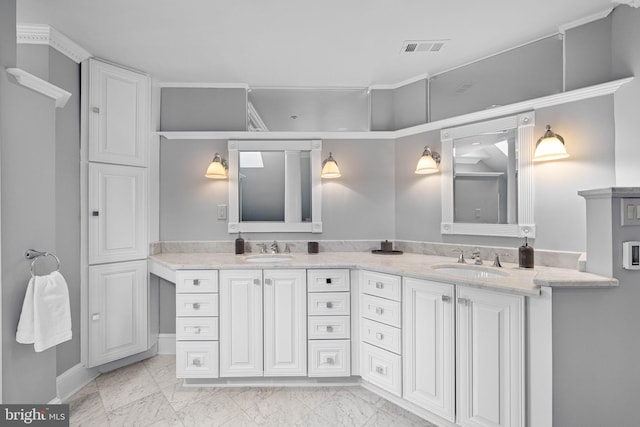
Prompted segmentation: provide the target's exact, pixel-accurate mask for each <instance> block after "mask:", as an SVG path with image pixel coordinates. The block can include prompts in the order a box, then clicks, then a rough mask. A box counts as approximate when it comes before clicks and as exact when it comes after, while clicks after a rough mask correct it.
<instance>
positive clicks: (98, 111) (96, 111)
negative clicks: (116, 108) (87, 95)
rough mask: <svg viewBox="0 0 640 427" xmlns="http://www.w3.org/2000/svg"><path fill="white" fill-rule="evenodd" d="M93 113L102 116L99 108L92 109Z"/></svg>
mask: <svg viewBox="0 0 640 427" xmlns="http://www.w3.org/2000/svg"><path fill="white" fill-rule="evenodd" d="M91 111H93V112H94V113H96V114H100V108H98V107H92V108H91Z"/></svg>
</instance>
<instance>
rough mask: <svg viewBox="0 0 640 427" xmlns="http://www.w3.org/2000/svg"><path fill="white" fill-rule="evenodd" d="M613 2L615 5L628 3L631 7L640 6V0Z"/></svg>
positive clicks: (618, 0)
mask: <svg viewBox="0 0 640 427" xmlns="http://www.w3.org/2000/svg"><path fill="white" fill-rule="evenodd" d="M611 3H613V4H615V5H619V4H626V5H628V6H631V7H635V8H638V7H640V0H613V1H612V2H611Z"/></svg>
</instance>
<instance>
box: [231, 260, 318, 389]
mask: <svg viewBox="0 0 640 427" xmlns="http://www.w3.org/2000/svg"><path fill="white" fill-rule="evenodd" d="M306 294H307V286H306V271H305V270H264V271H262V270H221V271H220V376H221V377H255V376H304V375H306V374H307V363H306V362H307V361H306V354H307V353H306V349H307V335H306V333H307V331H306V319H307V313H306V309H307V300H306Z"/></svg>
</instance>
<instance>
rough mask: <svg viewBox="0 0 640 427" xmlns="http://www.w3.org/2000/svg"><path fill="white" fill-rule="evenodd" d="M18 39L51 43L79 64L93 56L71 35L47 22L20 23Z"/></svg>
mask: <svg viewBox="0 0 640 427" xmlns="http://www.w3.org/2000/svg"><path fill="white" fill-rule="evenodd" d="M16 41H17V43H18V44H39V45H49V46H51V47H52V48H54V49H55V50H57V51H58V52H60V53H62V54H63V55H65V56H67V57H68V58H69V59H71V60H72V61H74V62H76V63H78V64H79V63H80V62H82V61H84V60H85V59H87V58H91V57H92V56H93V55H91V53H89V52H88V51H87V50H85V49H84V48H83V47H82V46H80V45H79V44H77V43H76V42H74V41H73V40H71V39H70V38H69V37H67V36H65V35H64V34H62V33H61V32H60V31H58V30H56V29H55V28H53V27H51V26H50V25H45V24H18V25H17V26H16Z"/></svg>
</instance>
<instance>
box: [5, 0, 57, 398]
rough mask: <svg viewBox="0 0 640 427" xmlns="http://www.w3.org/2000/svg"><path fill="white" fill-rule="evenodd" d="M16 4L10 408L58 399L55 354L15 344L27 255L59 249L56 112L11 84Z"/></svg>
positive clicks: (11, 6)
mask: <svg viewBox="0 0 640 427" xmlns="http://www.w3.org/2000/svg"><path fill="white" fill-rule="evenodd" d="M15 7H16V5H15V1H3V2H0V65H1V66H0V70H1V71H0V122H1V124H2V126H1V127H0V129H1V130H0V132H1V133H0V141H1V143H2V147H1V148H2V154H1V156H2V158H1V165H0V166H1V167H0V169H1V190H0V194H1V197H2V199H1V221H2V224H1V227H2V353H3V354H2V382H3V401H4V403H29V402H33V403H46V402H48V401H50V400H51V399H53V398H54V397H55V396H56V383H55V379H56V350H55V349H49V350H46V351H44V352H41V353H35V352H34V350H33V346H32V345H24V344H18V343H16V341H15V333H16V327H17V324H18V319H19V316H20V311H21V308H22V302H23V300H24V295H25V291H26V288H27V282H28V280H29V278H30V274H29V264H28V262H27V261H26V260H25V259H24V256H23V253H24V251H25V249H28V248H31V247H33V248H36V249H41V250H54V249H55V248H56V241H55V238H56V236H55V232H56V223H55V194H56V192H55V190H56V188H55V178H56V175H55V158H56V152H55V120H56V117H55V106H54V101H53V100H52V99H50V98H47V97H44V96H43V95H40V94H37V93H35V92H33V91H30V90H28V89H25V88H23V87H21V86H18V85H16V84H14V83H12V82H8V81H7V76H6V74H5V71H4V70H5V67H13V66H15V65H16V47H15V37H16V36H15V28H16V21H15V16H16V10H15Z"/></svg>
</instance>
